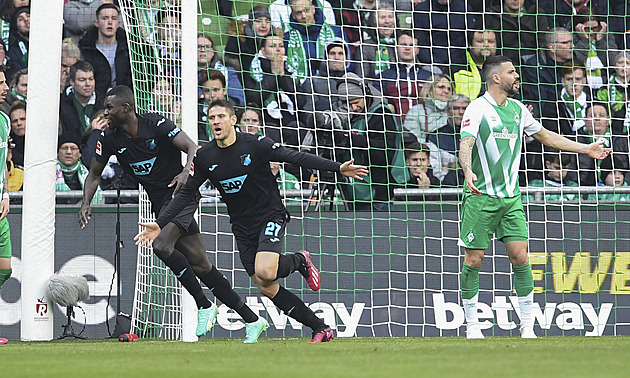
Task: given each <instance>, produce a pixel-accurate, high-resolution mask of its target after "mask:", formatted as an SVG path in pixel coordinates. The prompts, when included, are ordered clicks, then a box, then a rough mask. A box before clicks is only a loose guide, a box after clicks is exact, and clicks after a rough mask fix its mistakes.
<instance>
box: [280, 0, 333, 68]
mask: <svg viewBox="0 0 630 378" xmlns="http://www.w3.org/2000/svg"><path fill="white" fill-rule="evenodd" d="M289 4H290V5H291V18H290V21H291V22H290V24H289V28H288V30H287V32H286V33H285V35H284V39H285V46H284V48H285V51H286V54H287V58H288V59H287V61H288V65H289V67H290V69H291V72H292V73H293V74H295V75H297V76H298V77H299V78H300V79H301V80H304V78H308V77H310V76H311V74H314V73H316V72H317V70H318V69H319V66H320V64H321V62H322V59H323V57H324V50H325V47H326V44H328V42H330V41H331V40H332V39H334V38H335V37H337V38H343V39H344V40H345V36H344V34H343V32H342V31H341V28H340V27H338V26H335V25H334V23H333V24H329V23H328V22H327V21H324V13H323V11H322V10H321V9H320V8H319V7H317V6H315V5H314V4H313V3H312V2H311V0H289ZM272 5H273V4H272ZM272 17H273V15H272Z"/></svg>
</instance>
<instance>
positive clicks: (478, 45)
mask: <svg viewBox="0 0 630 378" xmlns="http://www.w3.org/2000/svg"><path fill="white" fill-rule="evenodd" d="M468 46H469V47H468V51H466V66H465V68H462V69H461V70H457V69H455V70H453V71H455V73H454V74H453V79H454V82H455V93H458V94H463V95H465V96H466V97H468V98H469V99H471V100H474V99H476V98H477V97H479V94H483V93H486V83H485V82H484V81H483V78H482V77H481V66H483V62H485V61H486V59H488V57H490V56H495V55H497V38H496V34H495V33H494V32H493V31H491V30H485V31H483V30H480V31H470V32H468Z"/></svg>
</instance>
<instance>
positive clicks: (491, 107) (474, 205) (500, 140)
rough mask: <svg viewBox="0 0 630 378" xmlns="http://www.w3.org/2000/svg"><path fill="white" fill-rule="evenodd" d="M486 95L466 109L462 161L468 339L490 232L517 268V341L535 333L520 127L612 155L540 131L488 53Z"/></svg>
mask: <svg viewBox="0 0 630 378" xmlns="http://www.w3.org/2000/svg"><path fill="white" fill-rule="evenodd" d="M481 74H482V76H483V79H484V80H485V82H486V83H487V84H488V90H487V92H486V93H485V94H484V95H483V96H481V97H479V98H477V99H476V100H474V101H473V102H472V103H471V104H470V106H468V108H467V109H466V112H465V113H464V117H463V121H462V127H461V137H462V138H461V142H460V153H459V160H460V164H461V166H462V169H463V171H464V175H465V177H466V187H465V189H464V197H463V200H462V223H461V232H460V237H459V245H460V246H463V247H465V248H466V254H465V257H464V266H463V269H462V274H461V287H462V299H463V304H464V311H465V314H466V323H467V330H466V336H467V337H468V338H469V339H483V338H484V336H483V333H482V332H481V328H480V325H479V321H478V316H477V299H478V296H479V268H480V267H481V261H482V260H483V255H484V252H485V250H486V249H487V248H488V246H489V245H490V240H491V238H492V235H493V234H495V233H496V236H497V239H499V240H501V241H502V242H503V243H505V248H506V249H507V254H508V257H509V258H510V263H511V264H512V266H513V270H514V288H515V290H516V294H517V296H518V302H519V309H520V320H521V324H520V334H521V337H522V338H536V334H535V333H534V319H533V317H532V303H533V299H534V281H533V278H532V271H531V268H530V265H529V262H528V257H527V223H526V221H525V213H524V211H523V204H522V202H521V195H520V191H519V188H518V167H519V162H520V152H521V145H522V142H523V132H525V133H526V134H527V135H530V136H532V137H533V138H535V139H536V140H538V141H539V142H540V143H542V144H545V145H547V146H549V147H552V148H555V149H557V150H565V151H572V152H579V153H584V154H588V155H589V156H591V157H592V158H595V159H603V158H605V157H606V156H608V155H609V154H610V152H611V150H610V149H609V148H602V143H603V142H595V143H591V144H581V143H577V142H573V141H570V140H568V139H566V138H565V137H562V136H560V135H558V134H556V133H554V132H551V131H549V130H547V129H544V128H543V127H542V125H541V124H540V123H539V122H538V121H536V120H535V119H534V118H533V117H532V115H531V113H530V112H529V110H528V109H527V108H526V107H525V106H524V105H523V104H522V103H520V102H519V101H516V100H514V99H512V98H510V97H512V96H513V95H515V94H516V93H517V92H518V90H519V87H520V81H519V75H518V73H517V72H516V70H515V69H514V65H513V64H512V61H511V60H510V59H509V58H507V57H505V56H502V55H497V56H493V57H489V58H488V59H487V60H486V61H485V63H484V64H483V67H482V69H481Z"/></svg>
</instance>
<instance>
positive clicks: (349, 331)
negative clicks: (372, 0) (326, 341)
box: [217, 297, 365, 337]
mask: <svg viewBox="0 0 630 378" xmlns="http://www.w3.org/2000/svg"><path fill="white" fill-rule="evenodd" d="M247 305H248V306H249V307H250V308H251V309H252V311H254V313H256V314H257V315H260V316H264V314H263V312H266V313H267V319H269V323H270V325H271V326H273V327H275V328H276V329H278V330H282V329H285V328H286V326H287V320H288V322H289V325H290V326H291V328H293V329H295V330H300V329H302V324H301V323H299V322H298V321H297V320H295V319H293V318H291V317H289V316H287V315H285V314H284V313H283V312H282V310H280V309H278V308H277V307H276V306H275V305H274V304H273V302H271V299H269V298H266V297H260V298H259V297H247ZM306 305H307V306H308V307H309V308H310V309H311V310H313V311H314V312H315V314H317V316H319V317H320V318H322V319H323V320H324V322H325V323H326V324H328V325H329V326H330V328H332V329H335V330H337V332H336V333H337V336H338V337H352V336H355V333H356V330H357V326H358V325H359V320H360V319H361V315H362V314H363V309H364V308H365V303H354V304H353V305H352V309H351V310H350V312H348V309H347V308H346V305H345V303H325V302H316V303H312V304H310V305H309V304H308V303H307V304H306ZM337 319H339V323H337ZM217 324H218V325H220V326H221V327H222V328H223V329H225V330H228V331H237V330H239V329H241V328H243V327H245V323H243V320H242V319H241V317H240V315H238V314H237V313H235V312H234V311H232V310H231V309H230V308H229V307H227V306H226V305H221V306H219V315H218V316H217ZM340 327H343V328H344V329H343V331H339V328H340Z"/></svg>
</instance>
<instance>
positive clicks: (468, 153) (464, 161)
mask: <svg viewBox="0 0 630 378" xmlns="http://www.w3.org/2000/svg"><path fill="white" fill-rule="evenodd" d="M476 141H477V138H475V137H472V136H465V137H463V138H462V139H461V141H460V142H459V165H461V167H462V169H463V170H464V177H465V178H466V188H468V191H469V192H471V193H472V194H481V190H479V189H477V187H476V186H475V184H474V182H475V181H477V175H476V174H474V173H473V171H472V168H471V167H472V163H471V159H472V149H473V146H474V145H475V142H476Z"/></svg>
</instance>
